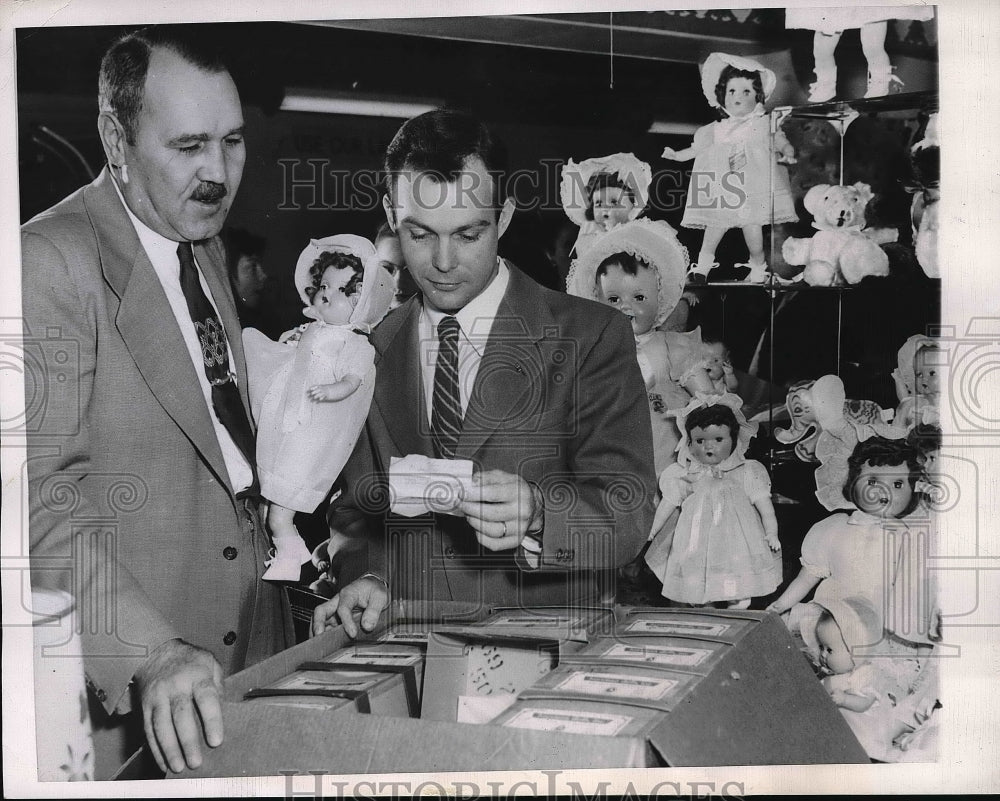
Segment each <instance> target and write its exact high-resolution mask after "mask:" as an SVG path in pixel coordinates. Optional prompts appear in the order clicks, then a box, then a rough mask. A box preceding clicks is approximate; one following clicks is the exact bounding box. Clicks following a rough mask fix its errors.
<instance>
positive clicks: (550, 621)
mask: <svg viewBox="0 0 1000 801" xmlns="http://www.w3.org/2000/svg"><path fill="white" fill-rule="evenodd" d="M486 625H488V626H544V627H545V628H552V627H554V626H579V625H580V618H578V617H563V616H561V615H550V616H548V617H541V616H539V615H503V616H502V617H498V618H495V619H494V620H490V621H488V622H487V624H486Z"/></svg>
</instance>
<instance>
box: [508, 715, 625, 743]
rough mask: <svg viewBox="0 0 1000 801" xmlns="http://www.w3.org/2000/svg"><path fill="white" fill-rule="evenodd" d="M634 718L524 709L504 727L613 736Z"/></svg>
mask: <svg viewBox="0 0 1000 801" xmlns="http://www.w3.org/2000/svg"><path fill="white" fill-rule="evenodd" d="M631 722H632V718H630V717H629V716H628V715H600V714H592V713H589V712H575V711H567V710H564V709H538V708H532V709H522V710H521V711H520V712H517V713H516V714H514V715H512V716H511V717H510V719H509V720H506V721H504V724H503V725H504V726H512V727H514V728H517V729H537V730H538V731H564V732H568V733H569V734H600V735H604V736H606V737H609V736H613V735H615V734H617V733H618V732H620V731H621V730H622V729H624V728H625V727H626V726H627V725H628V724H629V723H631Z"/></svg>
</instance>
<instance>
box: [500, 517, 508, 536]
mask: <svg viewBox="0 0 1000 801" xmlns="http://www.w3.org/2000/svg"><path fill="white" fill-rule="evenodd" d="M500 525H502V526H503V536H504V537H506V536H507V521H506V520H504V521H503V522H502V523H501V524H500Z"/></svg>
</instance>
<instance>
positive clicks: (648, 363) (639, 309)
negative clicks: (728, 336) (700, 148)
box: [566, 219, 712, 473]
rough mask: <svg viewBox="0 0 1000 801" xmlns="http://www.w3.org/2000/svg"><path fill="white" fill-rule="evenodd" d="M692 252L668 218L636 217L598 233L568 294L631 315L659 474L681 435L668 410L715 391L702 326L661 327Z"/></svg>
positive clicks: (576, 265)
mask: <svg viewBox="0 0 1000 801" xmlns="http://www.w3.org/2000/svg"><path fill="white" fill-rule="evenodd" d="M687 259H688V255H687V249H686V248H685V247H684V246H683V245H682V244H681V243H680V242H679V241H678V240H677V234H676V232H675V231H674V229H673V228H671V227H670V225H669V224H668V223H666V222H663V221H659V220H657V221H654V220H647V219H638V220H633V221H632V222H627V223H624V224H622V225H619V226H617V227H616V228H614V229H613V230H611V231H608V232H606V233H603V234H600V235H599V236H597V237H595V238H594V240H593V242H592V244H591V245H590V246H589V247H588V248H587V249H586V250H584V252H583V253H582V254H581V255H579V256H578V257H577V258H576V259H575V260H574V261H573V264H572V265H571V266H570V270H569V275H568V276H567V278H566V291H567V292H568V293H569V294H571V295H576V296H577V297H581V298H587V299H589V300H596V301H598V302H599V303H604V304H605V305H608V306H613V307H614V308H616V309H618V310H619V311H621V312H623V313H624V314H626V315H627V316H628V318H629V320H630V321H631V323H632V332H633V334H634V335H635V344H636V358H637V359H638V361H639V367H640V369H641V370H642V377H643V379H644V380H645V382H646V391H647V395H648V398H649V413H650V420H651V422H652V428H653V460H654V464H655V467H656V471H657V473H659V472H660V471H661V470H663V469H664V468H665V467H666V466H667V465H668V464H670V463H671V462H673V461H674V459H675V458H676V453H675V451H676V449H677V443H678V442H679V441H680V432H679V431H678V429H677V423H676V422H675V421H674V419H673V418H672V417H670V416H668V415H667V412H668V411H670V410H671V409H678V408H683V407H684V406H686V405H687V403H688V402H689V401H690V400H691V397H692V394H693V393H694V392H710V391H711V389H712V383H711V379H710V378H709V377H708V369H707V365H706V363H705V360H704V354H703V352H702V343H701V336H700V332H699V331H697V330H696V331H691V332H690V333H679V332H675V331H661V330H659V326H661V325H662V324H663V323H664V321H665V320H666V319H667V318H668V317H669V316H670V313H671V312H672V311H673V310H674V308H675V307H676V306H677V303H678V301H679V300H680V298H681V294H682V291H683V288H684V286H683V284H684V269H685V265H686V264H687Z"/></svg>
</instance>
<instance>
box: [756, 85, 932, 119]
mask: <svg viewBox="0 0 1000 801" xmlns="http://www.w3.org/2000/svg"><path fill="white" fill-rule="evenodd" d="M937 110H938V93H937V92H900V93H899V94H892V95H886V96H885V97H871V98H858V99H856V100H831V101H828V102H826V103H805V104H803V105H800V106H778V107H776V108H775V109H774V110H773V111H772V112H771V113H772V114H781V115H789V116H792V117H807V118H811V119H821V120H838V119H843V118H845V117H849V116H851V115H852V114H884V113H891V112H897V111H907V112H913V111H916V112H918V113H919V112H925V113H928V114H929V113H931V112H934V111H937Z"/></svg>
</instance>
